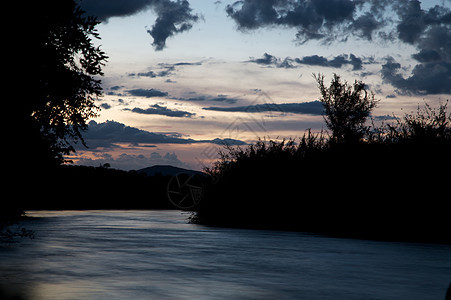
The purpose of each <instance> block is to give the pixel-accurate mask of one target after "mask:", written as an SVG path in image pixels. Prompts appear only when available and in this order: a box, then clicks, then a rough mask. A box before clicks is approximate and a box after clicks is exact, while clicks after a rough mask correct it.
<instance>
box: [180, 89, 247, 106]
mask: <svg viewBox="0 0 451 300" xmlns="http://www.w3.org/2000/svg"><path fill="white" fill-rule="evenodd" d="M190 94H191V95H189V96H187V97H179V98H173V99H175V100H180V101H192V102H223V103H229V104H234V103H236V102H238V101H240V100H241V99H239V98H230V97H229V96H228V95H224V94H218V95H216V96H210V95H196V93H194V92H191V93H190Z"/></svg>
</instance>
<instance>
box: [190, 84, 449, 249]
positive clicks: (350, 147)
mask: <svg viewBox="0 0 451 300" xmlns="http://www.w3.org/2000/svg"><path fill="white" fill-rule="evenodd" d="M318 78H319V76H318ZM320 81H321V82H323V78H322V77H321V80H320ZM356 84H357V86H356V85H354V87H349V86H347V84H346V83H341V82H340V78H339V77H338V76H335V77H334V80H333V82H332V84H331V87H330V88H324V85H323V84H322V86H320V90H321V92H322V93H323V98H324V99H326V100H324V99H323V101H324V103H325V106H326V108H327V107H328V106H329V108H327V109H326V116H325V118H326V121H329V123H328V124H329V125H330V126H329V129H331V130H332V134H331V135H329V136H328V137H327V136H326V135H325V133H324V132H321V133H317V134H313V133H312V132H311V131H308V132H306V133H305V134H304V136H303V137H302V138H300V139H290V140H282V141H276V140H270V139H269V140H266V139H265V140H259V141H258V142H256V143H255V144H251V145H248V146H246V147H230V146H226V147H225V149H224V150H223V151H221V152H220V159H219V160H218V161H216V162H215V163H214V164H213V166H212V167H211V168H207V169H206V170H205V171H206V172H207V173H208V174H209V175H210V176H211V178H212V181H211V183H210V185H209V187H208V189H207V195H206V198H205V199H204V200H203V201H202V202H201V203H200V205H199V207H198V208H197V210H196V211H195V212H194V214H193V217H192V221H193V222H197V223H203V224H210V225H221V226H239V227H258V228H271V229H290V230H291V229H293V230H301V231H312V232H322V233H328V234H337V235H345V236H353V237H365V238H367V237H370V238H382V239H395V240H422V241H434V242H446V243H449V242H451V240H450V236H451V232H450V231H449V226H448V225H447V220H448V216H447V213H446V212H447V207H448V206H449V199H446V197H444V196H443V195H445V194H446V187H447V186H448V185H449V182H448V181H449V176H448V173H447V170H449V169H451V156H450V155H449V153H451V119H450V114H449V113H448V112H447V103H446V104H442V105H440V107H439V108H437V109H434V108H432V107H431V106H429V105H426V106H425V107H424V108H420V107H419V108H418V111H417V112H416V113H411V114H406V115H405V116H404V117H403V118H402V119H400V120H398V121H397V122H396V123H395V124H385V125H383V126H381V127H377V128H376V127H374V126H373V128H371V127H368V126H366V125H365V121H366V119H367V117H368V116H369V114H370V112H371V110H372V109H373V108H374V106H375V101H374V96H370V97H369V96H368V94H367V92H366V91H364V89H363V88H364V84H363V83H360V82H356ZM320 85H321V84H320ZM338 85H341V87H337V86H338ZM337 90H339V91H337ZM344 99H347V100H349V99H352V100H349V101H351V102H352V103H353V104H352V103H351V104H347V103H345V102H346V101H347V100H346V101H345V100H344ZM341 101H343V102H341ZM351 107H354V108H356V107H357V108H356V109H357V110H358V112H355V111H354V112H352V109H351ZM334 114H339V116H335V115H334Z"/></svg>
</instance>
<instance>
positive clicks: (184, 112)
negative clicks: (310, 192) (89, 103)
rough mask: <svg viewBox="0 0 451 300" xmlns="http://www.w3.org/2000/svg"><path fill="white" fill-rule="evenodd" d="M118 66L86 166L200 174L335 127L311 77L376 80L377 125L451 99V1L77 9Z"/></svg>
mask: <svg viewBox="0 0 451 300" xmlns="http://www.w3.org/2000/svg"><path fill="white" fill-rule="evenodd" d="M79 1H80V2H79V3H80V5H81V7H82V9H83V10H85V11H86V14H87V15H94V16H96V17H97V18H98V20H99V21H101V23H100V24H99V25H98V26H97V29H98V33H99V34H100V37H101V39H100V40H96V41H95V43H96V45H100V46H101V49H102V50H103V51H105V52H106V53H107V55H108V56H109V58H108V62H107V64H106V66H105V67H104V69H103V71H104V76H103V77H101V78H100V79H101V80H102V87H103V90H104V95H103V97H100V98H99V99H98V100H97V102H96V104H97V105H98V106H100V107H101V111H100V112H99V117H97V118H95V119H93V120H91V121H90V122H89V126H88V130H87V131H86V132H85V133H84V138H85V141H86V143H87V145H88V147H89V148H85V147H83V146H82V145H76V149H77V152H76V153H75V154H74V155H71V156H69V157H68V158H70V159H72V160H73V161H74V163H75V164H79V165H92V166H99V165H100V164H104V163H109V164H110V165H111V167H112V168H117V169H123V170H131V169H140V168H144V167H149V166H152V165H158V164H169V165H173V166H178V167H184V168H189V169H196V170H201V169H202V168H203V167H208V166H211V163H212V162H213V161H214V160H215V159H216V158H217V152H218V150H219V149H221V148H222V147H223V145H224V144H225V143H226V144H228V145H246V144H248V143H252V142H254V141H256V140H257V139H259V138H273V139H275V138H278V139H282V138H296V137H300V136H302V135H303V134H304V132H305V130H308V129H311V130H312V131H314V132H317V131H320V130H322V129H326V126H325V123H324V120H323V117H322V106H321V103H320V102H319V101H318V98H319V90H318V88H317V84H316V81H315V79H314V78H313V75H312V74H318V73H322V74H324V75H325V76H326V82H330V80H331V79H332V75H333V74H334V73H336V74H338V75H340V76H341V77H342V78H343V80H346V81H348V82H349V83H353V82H354V80H361V81H363V82H365V83H366V84H367V86H368V89H369V90H371V91H373V92H374V93H375V97H376V99H378V100H379V103H378V107H377V108H376V109H375V111H374V112H373V114H372V117H373V119H374V120H375V122H379V121H381V120H385V121H386V122H388V121H390V120H393V118H394V116H397V117H401V116H402V115H403V114H405V113H410V112H412V111H415V110H416V108H417V106H418V105H424V103H428V104H430V105H431V106H432V107H436V106H438V105H439V103H443V102H444V101H446V100H447V99H450V95H451V0H437V1H434V0H429V1H425V0H423V1H407V0H354V1H353V0H298V1H295V0H244V1H225V0H224V1H207V0H116V1H111V0H79Z"/></svg>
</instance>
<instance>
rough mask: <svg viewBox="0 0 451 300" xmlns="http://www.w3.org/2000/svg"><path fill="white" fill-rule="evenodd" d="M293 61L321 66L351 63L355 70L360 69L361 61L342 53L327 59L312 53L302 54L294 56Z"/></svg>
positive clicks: (352, 55) (334, 66)
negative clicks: (300, 56)
mask: <svg viewBox="0 0 451 300" xmlns="http://www.w3.org/2000/svg"><path fill="white" fill-rule="evenodd" d="M295 61H296V62H297V63H299V64H305V65H312V66H323V67H332V68H341V67H342V66H344V65H352V70H354V71H357V70H361V69H362V64H363V61H362V59H361V58H359V57H357V56H355V55H354V54H350V55H349V56H348V55H346V54H342V55H339V56H336V57H334V58H332V59H330V60H329V59H327V58H325V57H324V56H318V55H312V56H304V57H303V58H296V59H295Z"/></svg>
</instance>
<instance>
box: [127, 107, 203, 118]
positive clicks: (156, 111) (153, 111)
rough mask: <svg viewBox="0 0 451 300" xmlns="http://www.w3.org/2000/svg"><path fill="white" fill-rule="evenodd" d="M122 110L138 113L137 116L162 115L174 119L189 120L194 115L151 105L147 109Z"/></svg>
mask: <svg viewBox="0 0 451 300" xmlns="http://www.w3.org/2000/svg"><path fill="white" fill-rule="evenodd" d="M124 110H126V111H131V112H134V113H138V114H145V115H162V116H167V117H175V118H191V117H193V116H195V115H196V114H195V113H190V112H187V111H182V110H175V109H169V108H167V107H164V106H160V105H158V104H154V105H151V106H150V107H149V108H147V109H142V108H139V107H135V108H133V109H128V108H125V109H124Z"/></svg>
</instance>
